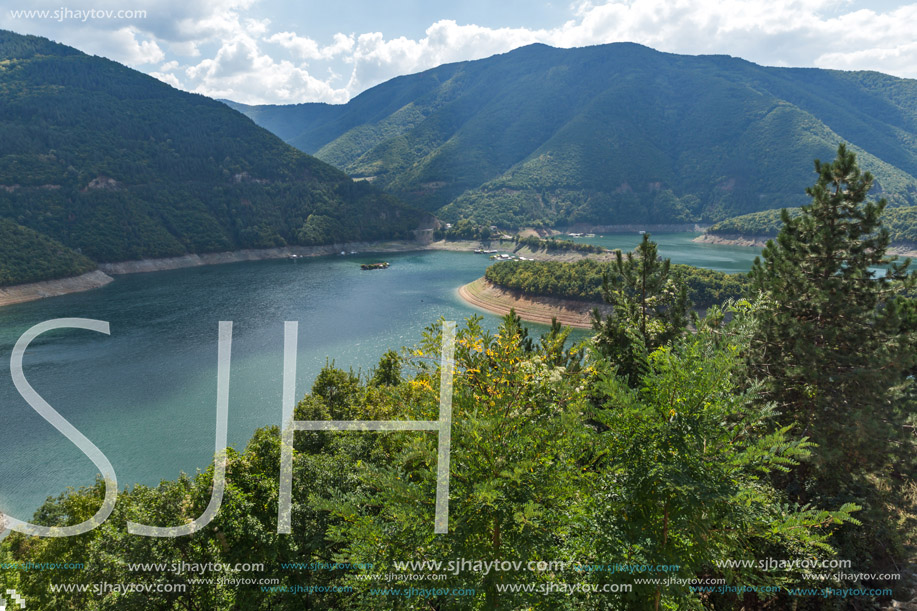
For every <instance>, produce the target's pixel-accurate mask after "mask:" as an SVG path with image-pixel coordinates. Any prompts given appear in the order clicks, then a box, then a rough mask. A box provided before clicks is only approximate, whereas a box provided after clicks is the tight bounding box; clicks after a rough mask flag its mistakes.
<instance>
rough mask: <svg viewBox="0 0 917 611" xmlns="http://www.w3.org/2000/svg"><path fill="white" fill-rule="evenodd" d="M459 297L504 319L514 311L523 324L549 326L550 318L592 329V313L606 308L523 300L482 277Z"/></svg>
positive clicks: (541, 299) (543, 299) (566, 301)
mask: <svg viewBox="0 0 917 611" xmlns="http://www.w3.org/2000/svg"><path fill="white" fill-rule="evenodd" d="M457 293H458V296H459V297H460V298H461V299H462V300H463V301H464V302H465V303H467V304H469V305H471V306H473V307H475V308H477V309H479V310H484V311H485V312H488V313H490V314H496V315H498V316H506V315H507V314H509V311H510V309H514V310H515V311H516V314H518V315H519V318H521V319H522V320H524V321H526V322H533V323H538V324H542V325H550V324H551V318H552V317H556V318H557V322H559V323H560V324H562V325H564V326H567V327H575V328H578V329H591V328H592V310H593V309H594V308H595V307H598V308H599V310H600V311H602V312H603V313H606V310H607V309H608V308H607V306H602V305H597V304H592V303H587V302H583V301H574V300H571V299H559V298H556V297H522V296H520V295H518V294H515V293H513V292H511V291H507V290H505V289H501V288H499V287H497V286H496V285H494V284H491V283H490V282H488V281H487V280H485V279H484V278H478V279H477V280H475V281H474V282H470V283H468V284H466V285H464V286H462V287H459V288H458V290H457Z"/></svg>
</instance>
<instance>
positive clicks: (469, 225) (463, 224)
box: [433, 219, 491, 242]
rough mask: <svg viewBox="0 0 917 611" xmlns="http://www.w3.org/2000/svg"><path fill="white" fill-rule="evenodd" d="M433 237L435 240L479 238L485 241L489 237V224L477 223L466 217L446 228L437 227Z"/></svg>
mask: <svg viewBox="0 0 917 611" xmlns="http://www.w3.org/2000/svg"><path fill="white" fill-rule="evenodd" d="M433 237H434V238H435V239H437V240H480V241H482V242H486V241H488V240H489V239H490V238H491V230H490V227H489V226H484V225H478V224H476V223H473V222H472V221H470V220H468V219H462V220H460V221H458V222H457V223H455V224H454V225H452V227H449V228H448V229H437V230H436V231H435V232H434V234H433Z"/></svg>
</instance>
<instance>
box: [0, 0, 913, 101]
mask: <svg viewBox="0 0 917 611" xmlns="http://www.w3.org/2000/svg"><path fill="white" fill-rule="evenodd" d="M7 7H8V8H4V9H0V11H2V12H0V28H2V29H9V30H13V31H15V32H20V33H27V34H38V35H41V36H47V37H48V38H51V39H53V40H57V41H60V42H63V43H66V44H69V45H72V46H75V47H77V48H79V49H81V50H83V51H86V52H88V53H93V54H96V55H102V56H105V57H109V58H111V59H114V60H116V61H119V62H121V63H124V64H126V65H128V66H131V67H133V68H136V69H138V70H141V71H143V72H146V73H148V74H151V75H153V76H155V77H157V78H159V79H161V80H163V81H165V82H167V83H170V84H171V85H173V86H175V87H178V88H181V89H184V90H187V91H195V92H198V93H202V94H205V95H209V96H212V97H218V98H229V99H232V100H237V101H240V102H246V103H280V104H287V103H298V102H314V101H322V102H334V103H343V102H346V101H347V100H348V99H350V98H351V97H353V96H354V95H357V94H359V93H360V92H362V91H364V90H366V89H367V88H369V87H372V86H373V85H376V84H378V83H381V82H383V81H385V80H388V79H390V78H392V77H394V76H398V75H400V74H407V73H413V72H418V71H421V70H425V69H427V68H431V67H433V66H436V65H439V64H441V63H445V62H453V61H462V60H468V59H478V58H482V57H487V56H489V55H493V54H495V53H502V52H506V51H509V50H511V49H513V48H516V47H519V46H522V45H526V44H531V43H533V42H543V43H546V44H550V45H553V46H558V47H576V46H585V45H593V44H602V43H608V42H617V41H630V42H638V43H642V44H645V45H647V46H650V47H653V48H656V49H659V50H662V51H668V52H674V53H688V54H702V53H720V54H728V55H734V56H738V57H743V58H745V59H748V60H751V61H754V62H757V63H760V64H765V65H775V66H816V67H822V68H837V69H844V70H878V71H881V72H886V73H889V74H894V75H897V76H903V77H907V78H917V35H915V34H914V32H917V1H914V2H901V1H892V0H878V1H870V2H866V1H863V0H769V1H768V2H762V1H761V0H576V1H575V2H572V3H571V2H569V1H566V0H564V1H552V2H544V1H540V0H501V1H500V2H495V1H494V0H470V1H461V0H458V1H454V2H443V1H439V0H424V1H422V0H396V1H387V2H379V1H378V0H375V1H368V0H322V1H321V2H314V1H312V0H305V1H298V2H272V1H268V0H89V1H87V2H83V0H8V2H7ZM20 11H46V12H45V13H41V12H32V13H23V12H20ZM85 11H95V13H91V14H88V16H87V13H86V12H85Z"/></svg>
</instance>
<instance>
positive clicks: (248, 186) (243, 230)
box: [0, 31, 424, 278]
mask: <svg viewBox="0 0 917 611" xmlns="http://www.w3.org/2000/svg"><path fill="white" fill-rule="evenodd" d="M0 133H2V134H3V136H2V138H0V218H7V219H10V220H11V221H14V222H15V223H16V224H18V225H20V226H23V227H26V228H29V229H31V230H34V231H36V232H38V233H40V234H42V235H44V236H46V237H47V238H49V239H52V240H56V241H57V242H60V243H61V244H63V245H64V246H66V247H69V248H72V249H74V250H77V251H78V252H81V253H82V254H84V255H86V256H88V257H89V258H91V259H92V260H94V261H96V262H102V261H120V260H129V259H138V258H144V257H167V256H175V255H182V254H185V253H191V252H212V251H222V250H231V249H237V248H263V247H274V246H283V245H287V244H298V245H314V244H325V243H332V242H338V241H344V240H372V239H382V238H390V237H407V236H409V235H410V232H411V230H413V229H415V228H416V227H417V226H418V224H419V223H420V221H421V220H422V217H423V216H424V215H423V214H422V213H420V212H417V211H414V210H411V209H409V208H407V207H405V206H403V205H402V204H400V203H399V202H398V201H397V200H396V199H395V198H393V197H392V196H390V195H386V194H383V193H381V192H380V191H379V190H378V189H375V188H374V187H372V186H371V185H369V184H366V183H365V182H353V181H351V180H350V179H349V178H348V177H347V176H346V175H345V174H344V173H342V172H341V171H340V170H337V169H335V168H333V167H331V166H329V165H327V164H325V163H323V162H321V161H319V160H317V159H315V158H313V157H310V156H309V155H305V154H303V153H302V152H300V151H298V150H296V149H294V148H293V147H291V146H289V145H287V144H285V143H284V142H283V141H281V140H280V139H279V138H277V137H276V136H274V135H272V134H271V133H269V132H268V131H266V130H264V129H262V128H260V127H258V126H256V125H255V124H254V123H252V121H250V120H249V119H247V118H246V117H244V116H243V115H241V114H239V113H237V112H235V111H233V110H231V109H230V108H228V107H227V106H226V105H225V104H223V103H220V102H217V101H214V100H211V99H209V98H206V97H203V96H200V95H194V94H189V93H184V92H181V91H178V90H176V89H173V88H172V87H170V86H168V85H166V84H164V83H162V82H160V81H158V80H156V79H154V78H152V77H149V76H146V75H143V74H141V73H139V72H136V71H134V70H130V69H128V68H126V67H124V66H122V65H120V64H117V63H115V62H112V61H109V60H106V59H103V58H100V57H90V56H88V55H85V54H83V53H80V52H79V51H77V50H75V49H72V48H70V47H66V46H63V45H59V44H56V43H53V42H50V41H48V40H46V39H43V38H38V37H34V36H20V35H18V34H13V33H11V32H5V31H0ZM0 264H2V265H4V266H7V265H10V263H9V261H8V260H4V261H0ZM13 265H14V266H15V267H16V268H17V269H13V270H12V272H11V273H12V276H11V277H13V278H18V277H19V274H20V271H21V270H19V269H18V267H19V264H18V263H13ZM39 275H41V274H39Z"/></svg>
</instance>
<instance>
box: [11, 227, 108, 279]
mask: <svg viewBox="0 0 917 611" xmlns="http://www.w3.org/2000/svg"><path fill="white" fill-rule="evenodd" d="M95 268H96V265H95V263H93V262H92V261H91V260H89V259H88V258H87V257H84V256H83V255H81V254H79V253H78V252H76V251H74V250H72V249H70V248H67V247H66V246H64V245H63V244H61V243H60V242H57V241H55V240H52V239H51V238H48V237H46V236H43V235H42V234H40V233H37V232H35V231H32V230H31V229H27V228H25V227H23V226H21V225H17V224H16V223H14V222H12V221H11V220H9V219H4V218H0V286H9V285H13V284H25V283H27V282H37V281H39V280H49V279H52V278H67V277H69V276H78V275H80V274H82V273H85V272H88V271H92V270H93V269H95Z"/></svg>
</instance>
